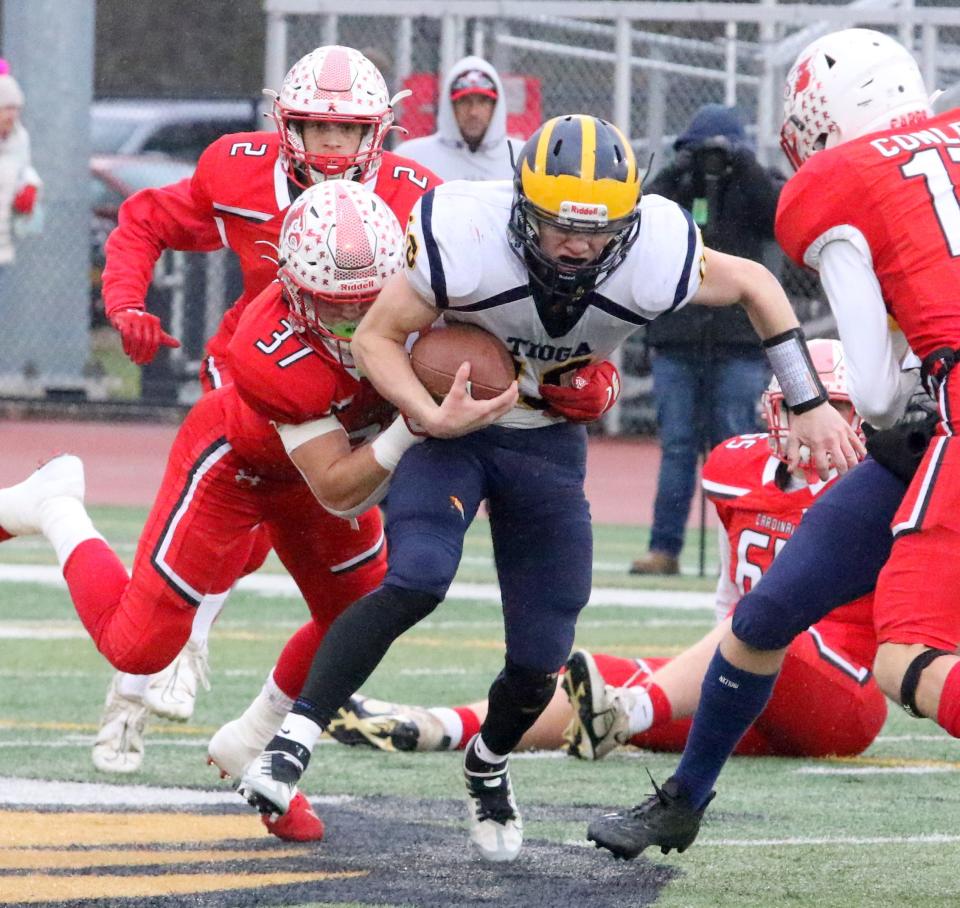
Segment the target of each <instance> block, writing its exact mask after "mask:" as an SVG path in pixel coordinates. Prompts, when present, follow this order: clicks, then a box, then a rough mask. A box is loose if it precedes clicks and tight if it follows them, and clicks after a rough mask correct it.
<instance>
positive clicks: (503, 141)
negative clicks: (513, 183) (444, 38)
mask: <svg viewBox="0 0 960 908" xmlns="http://www.w3.org/2000/svg"><path fill="white" fill-rule="evenodd" d="M519 144H520V143H514V146H513V150H514V152H516V151H517V150H518V149H519ZM510 148H511V140H510V139H508V138H507V102H506V98H505V97H504V92H503V84H502V83H501V81H500V76H499V75H497V71H496V70H495V69H494V68H493V66H491V65H490V64H489V63H488V62H487V61H486V60H483V59H481V58H480V57H464V58H463V59H462V60H458V61H457V62H456V63H455V64H454V65H453V68H452V69H451V70H450V72H449V73H448V74H447V78H446V79H445V80H444V82H443V84H442V85H441V87H440V92H439V95H438V98H437V131H436V132H435V133H433V135H429V136H423V137H422V138H419V139H410V140H409V141H407V142H403V143H401V144H400V145H399V146H397V149H396V153H397V154H399V155H405V156H406V157H408V158H413V160H415V161H416V162H417V163H419V164H422V165H423V166H424V167H427V168H429V169H430V170H432V171H433V172H434V173H436V174H437V176H439V177H440V178H441V179H442V180H444V181H448V180H509V179H511V178H512V177H513V157H512V155H511V151H510Z"/></svg>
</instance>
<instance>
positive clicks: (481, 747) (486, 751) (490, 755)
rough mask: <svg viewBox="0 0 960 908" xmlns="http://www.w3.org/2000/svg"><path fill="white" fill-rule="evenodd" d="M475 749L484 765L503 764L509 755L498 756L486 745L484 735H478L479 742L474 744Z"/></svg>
mask: <svg viewBox="0 0 960 908" xmlns="http://www.w3.org/2000/svg"><path fill="white" fill-rule="evenodd" d="M473 749H474V750H475V751H476V752H477V756H478V757H479V758H480V759H481V760H483V762H484V763H502V762H503V761H504V760H506V759H507V757H508V756H509V754H496V753H494V752H493V751H492V750H490V748H489V747H487V745H486V744H484V742H483V735H477V740H476V741H475V742H474V744H473Z"/></svg>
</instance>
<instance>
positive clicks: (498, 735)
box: [481, 659, 557, 754]
mask: <svg viewBox="0 0 960 908" xmlns="http://www.w3.org/2000/svg"><path fill="white" fill-rule="evenodd" d="M556 689H557V673H556V672H541V671H535V670H533V669H529V668H524V667H523V666H522V665H517V664H516V663H514V662H511V661H510V660H509V659H508V660H507V661H506V665H505V666H504V669H503V671H502V672H500V674H499V675H497V678H496V680H495V681H494V682H493V685H492V686H491V687H490V693H489V695H488V705H487V718H486V719H485V720H484V723H483V727H482V729H481V731H482V732H483V741H484V743H485V744H486V745H487V747H489V748H490V750H492V751H493V752H494V753H498V754H508V753H510V751H512V750H513V749H514V748H515V747H516V746H517V744H519V743H520V739H521V738H522V737H523V735H524V733H525V732H526V731H527V730H528V729H529V728H530V727H531V726H532V725H533V723H534V722H536V721H537V718H538V717H539V716H540V713H542V712H543V711H544V710H545V709H546V708H547V704H548V703H549V702H550V700H551V698H552V697H553V693H554V691H555V690H556Z"/></svg>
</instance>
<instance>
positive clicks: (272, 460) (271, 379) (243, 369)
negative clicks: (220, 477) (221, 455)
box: [224, 284, 396, 479]
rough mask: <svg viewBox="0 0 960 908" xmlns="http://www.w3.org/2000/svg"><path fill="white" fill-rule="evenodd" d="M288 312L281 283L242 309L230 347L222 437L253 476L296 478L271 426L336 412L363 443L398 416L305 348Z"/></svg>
mask: <svg viewBox="0 0 960 908" xmlns="http://www.w3.org/2000/svg"><path fill="white" fill-rule="evenodd" d="M287 313H288V309H287V305H286V303H285V302H284V301H283V299H282V297H281V289H280V285H279V284H271V285H270V286H268V287H267V289H266V290H264V291H263V293H261V294H260V296H258V297H257V298H256V299H255V300H254V301H253V302H252V303H251V304H250V305H249V306H247V307H246V309H245V311H244V313H243V317H242V318H241V319H240V322H239V324H238V325H237V330H236V331H235V332H234V335H233V338H232V340H231V341H230V344H229V347H228V349H227V361H228V365H229V368H230V370H231V374H232V375H233V385H228V386H227V388H226V392H227V397H226V399H225V404H224V410H225V413H226V421H227V425H226V434H227V439H228V440H229V442H230V443H231V444H232V445H233V447H234V449H235V450H236V451H237V453H238V454H240V456H241V457H243V458H244V459H245V460H247V461H249V463H250V464H251V465H252V466H254V467H255V468H256V469H257V471H258V473H260V474H261V475H264V476H271V477H274V478H278V479H300V473H299V471H298V470H297V468H296V467H295V466H294V465H293V463H292V462H291V460H290V458H289V457H288V456H287V453H286V451H285V450H284V448H283V444H282V443H281V441H280V436H279V435H278V434H277V431H276V429H275V428H274V426H273V422H274V421H275V422H280V423H292V424H299V423H303V422H307V421H309V420H313V419H320V418H321V417H324V416H330V415H331V414H333V415H335V416H336V417H337V419H338V420H339V421H340V423H341V424H342V425H343V427H344V429H345V430H346V432H347V434H348V436H349V437H350V441H351V443H353V444H360V443H361V442H363V441H364V440H365V439H367V438H372V437H373V436H375V435H377V434H379V433H380V432H381V431H383V429H385V428H386V427H387V426H388V425H389V424H390V422H391V420H392V419H393V417H394V415H395V413H396V411H395V409H394V407H393V405H392V404H390V403H388V402H387V401H385V400H384V399H383V398H382V397H381V396H380V395H379V394H378V393H377V392H376V391H375V390H374V388H373V386H372V385H371V384H370V383H369V382H368V381H367V380H366V379H360V378H357V377H356V375H355V374H353V373H352V372H351V370H349V369H347V368H346V367H345V366H343V365H341V364H340V363H339V362H337V361H336V360H335V359H334V358H333V356H332V355H331V356H325V355H323V354H320V353H317V352H316V351H315V350H314V349H313V348H312V347H308V346H307V345H306V344H304V343H303V342H302V341H301V340H300V338H299V336H298V335H297V334H296V333H295V332H294V331H293V329H292V328H291V327H290V324H289V322H288V321H287Z"/></svg>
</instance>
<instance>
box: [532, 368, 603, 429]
mask: <svg viewBox="0 0 960 908" xmlns="http://www.w3.org/2000/svg"><path fill="white" fill-rule="evenodd" d="M540 396H541V397H542V398H543V399H544V400H545V401H546V402H547V403H548V404H550V410H551V411H552V412H554V413H557V414H559V415H560V416H563V417H564V418H565V419H568V420H569V421H570V422H593V421H594V420H597V419H599V418H600V417H601V416H603V414H604V413H606V412H607V410H609V409H610V408H611V407H612V406H613V405H614V404H615V403H616V401H617V398H618V397H619V396H620V373H619V372H618V371H617V367H616V366H615V365H614V364H613V363H611V362H609V361H608V360H604V361H603V362H599V363H592V364H591V365H589V366H584V367H583V368H582V369H577V371H576V372H574V373H573V375H572V376H571V378H570V381H569V384H568V385H566V386H561V385H540Z"/></svg>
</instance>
